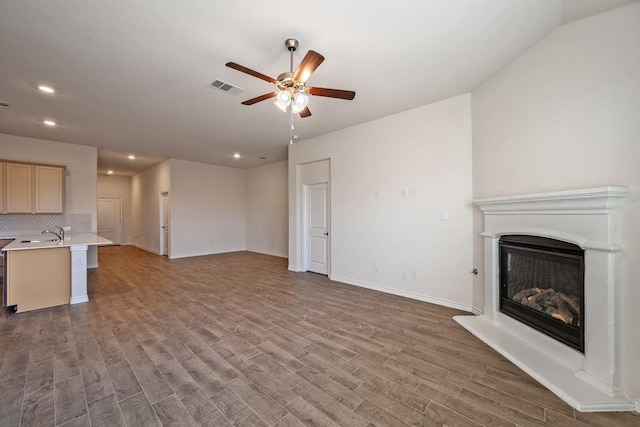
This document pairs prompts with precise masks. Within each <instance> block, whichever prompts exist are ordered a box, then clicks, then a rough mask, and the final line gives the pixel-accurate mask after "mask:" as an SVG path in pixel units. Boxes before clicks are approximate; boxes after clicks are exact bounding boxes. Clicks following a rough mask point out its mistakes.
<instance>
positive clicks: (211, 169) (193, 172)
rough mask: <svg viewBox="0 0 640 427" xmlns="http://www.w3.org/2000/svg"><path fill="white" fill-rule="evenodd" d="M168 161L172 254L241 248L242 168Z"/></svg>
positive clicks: (243, 220) (186, 254)
mask: <svg viewBox="0 0 640 427" xmlns="http://www.w3.org/2000/svg"><path fill="white" fill-rule="evenodd" d="M170 162H171V193H170V197H171V214H170V221H171V225H170V231H171V237H170V240H171V252H170V253H171V258H180V257H187V256H196V255H206V254H215V253H221V252H232V251H240V250H244V249H245V172H244V170H242V169H236V168H229V167H224V166H215V165H209V164H204V163H196V162H189V161H185V160H173V159H172V160H171V161H170Z"/></svg>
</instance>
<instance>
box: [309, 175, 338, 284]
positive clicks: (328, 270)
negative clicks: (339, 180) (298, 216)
mask: <svg viewBox="0 0 640 427" xmlns="http://www.w3.org/2000/svg"><path fill="white" fill-rule="evenodd" d="M318 184H326V185H327V200H326V209H327V212H326V215H327V233H329V234H328V235H327V277H331V184H330V182H329V181H328V180H327V181H321V182H313V183H307V184H303V185H302V224H303V232H302V268H303V271H309V257H310V252H311V248H310V239H309V228H310V227H311V224H310V215H309V190H310V188H311V187H312V186H314V185H318Z"/></svg>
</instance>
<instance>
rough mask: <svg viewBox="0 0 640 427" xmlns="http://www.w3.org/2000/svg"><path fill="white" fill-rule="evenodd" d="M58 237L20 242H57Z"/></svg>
mask: <svg viewBox="0 0 640 427" xmlns="http://www.w3.org/2000/svg"><path fill="white" fill-rule="evenodd" d="M57 241H58V239H44V240H22V241H20V243H42V242H57Z"/></svg>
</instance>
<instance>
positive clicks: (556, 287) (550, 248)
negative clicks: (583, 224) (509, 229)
mask: <svg viewBox="0 0 640 427" xmlns="http://www.w3.org/2000/svg"><path fill="white" fill-rule="evenodd" d="M500 311H501V312H502V313H504V314H506V315H508V316H511V317H513V318H515V319H517V320H519V321H521V322H523V323H525V324H527V325H529V326H531V327H532V328H535V329H537V330H539V331H540V332H543V333H545V334H547V335H549V336H550V337H553V338H555V339H557V340H558V341H561V342H563V343H565V344H566V345H568V346H570V347H573V348H574V349H576V350H578V351H580V352H582V353H584V322H583V319H584V250H582V249H581V248H580V247H579V246H576V245H574V244H572V243H567V242H563V241H560V240H555V239H549V238H546V237H538V236H526V235H506V236H502V237H501V238H500Z"/></svg>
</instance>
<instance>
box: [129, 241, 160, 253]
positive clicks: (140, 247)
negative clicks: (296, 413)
mask: <svg viewBox="0 0 640 427" xmlns="http://www.w3.org/2000/svg"><path fill="white" fill-rule="evenodd" d="M131 246H135V247H136V248H138V249H142V250H143V251H147V252H151V253H152V254H156V255H160V252H158V251H157V250H155V249H151V248H147V247H146V246H142V245H138V244H136V243H132V244H131Z"/></svg>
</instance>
